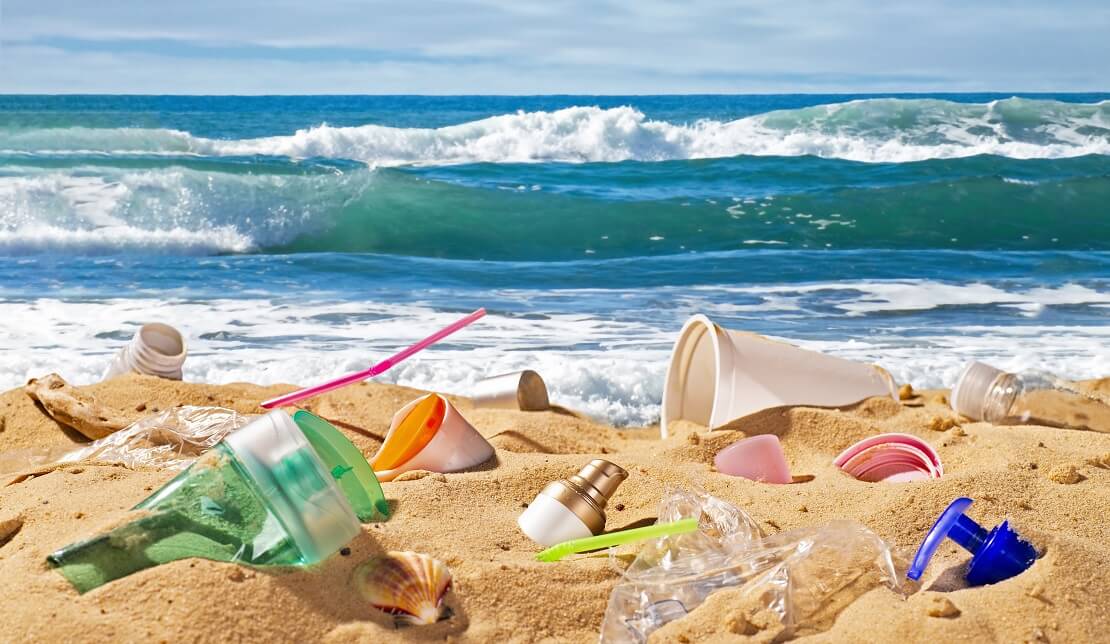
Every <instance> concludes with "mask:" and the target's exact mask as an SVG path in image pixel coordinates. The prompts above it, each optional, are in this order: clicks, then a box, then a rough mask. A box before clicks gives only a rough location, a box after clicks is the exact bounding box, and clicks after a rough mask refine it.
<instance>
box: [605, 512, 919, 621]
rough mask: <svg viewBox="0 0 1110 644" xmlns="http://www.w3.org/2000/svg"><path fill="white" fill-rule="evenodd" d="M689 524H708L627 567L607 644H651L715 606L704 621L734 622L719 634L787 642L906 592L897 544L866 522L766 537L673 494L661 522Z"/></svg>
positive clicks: (660, 543) (650, 549)
mask: <svg viewBox="0 0 1110 644" xmlns="http://www.w3.org/2000/svg"><path fill="white" fill-rule="evenodd" d="M686 517H698V518H699V520H700V523H701V529H700V530H698V531H697V532H693V533H688V534H683V535H676V536H672V537H664V538H661V539H658V540H655V541H653V542H649V543H647V544H646V545H645V546H644V547H643V549H642V550H641V551H640V554H639V555H637V557H636V559H635V561H633V562H632V564H631V565H630V566H629V567H628V569H627V570H625V572H624V578H623V579H622V580H621V582H620V583H619V584H617V586H616V587H615V588H614V589H613V592H612V594H611V595H610V597H609V606H608V609H607V610H606V612H605V620H604V622H603V623H602V627H601V640H600V641H601V642H603V643H613V642H646V641H647V640H648V637H649V636H650V635H651V634H652V633H653V632H655V631H657V630H658V629H660V628H664V627H667V625H668V624H670V623H671V622H674V621H676V620H679V619H680V618H683V617H685V616H686V615H688V614H689V613H691V612H693V611H695V610H696V609H697V608H698V607H699V606H701V605H702V604H704V603H706V602H716V603H719V604H721V606H715V607H712V608H710V607H707V608H710V610H713V611H715V612H714V613H713V614H706V615H703V617H704V619H709V620H714V619H721V620H728V622H729V624H728V625H727V626H726V625H724V624H723V623H722V625H721V627H720V629H719V630H721V631H725V632H729V631H736V629H737V628H741V629H742V630H743V632H745V633H747V634H749V635H752V634H757V633H762V634H763V635H764V637H763V638H762V639H766V640H776V641H781V640H784V639H790V638H793V637H797V636H801V635H805V634H808V633H813V632H819V631H821V630H824V629H825V628H827V627H828V626H830V625H831V624H832V622H833V621H834V620H835V618H836V615H837V614H839V612H840V611H841V610H842V609H843V608H844V607H845V606H847V605H848V604H850V603H851V602H853V601H855V599H856V598H858V597H859V596H860V595H862V594H863V593H865V592H867V591H869V590H871V589H873V588H876V587H878V586H881V585H883V586H887V587H889V588H891V589H893V590H897V589H898V588H899V577H898V575H897V572H896V570H895V566H894V561H893V559H892V556H891V551H890V547H889V546H888V545H887V544H886V543H885V542H884V541H883V540H882V539H880V538H879V537H878V536H877V535H875V534H874V533H873V532H871V531H870V530H868V529H867V528H866V527H864V526H862V525H860V524H858V523H855V522H851V521H833V522H831V523H827V524H824V525H819V526H813V527H805V528H799V529H796V530H790V531H787V532H782V533H779V534H776V535H773V536H771V537H766V538H761V537H760V535H759V531H758V528H757V526H756V524H755V522H754V521H752V519H751V517H749V516H748V515H747V514H745V513H744V512H743V511H742V510H740V509H738V508H736V507H735V506H732V505H731V504H729V503H727V502H725V501H722V500H720V499H717V498H715V497H712V496H709V495H707V494H705V493H702V492H694V493H690V492H686V491H677V492H676V491H671V492H668V494H667V496H666V497H665V498H664V500H663V503H662V506H661V508H660V514H659V520H660V521H673V520H677V519H681V518H686ZM718 593H719V594H718ZM715 594H717V595H716V597H711V596H712V595H715ZM718 608H719V609H721V610H717V609H718ZM679 626H680V625H679V624H674V625H673V626H672V627H671V628H670V629H669V630H674V629H675V628H676V627H679ZM707 629H708V630H709V631H710V632H713V631H715V630H717V629H716V628H715V627H714V625H712V624H709V625H708V626H707ZM679 634H681V633H678V632H676V633H675V634H674V635H679ZM698 634H699V633H693V635H695V637H696V636H697V635H698Z"/></svg>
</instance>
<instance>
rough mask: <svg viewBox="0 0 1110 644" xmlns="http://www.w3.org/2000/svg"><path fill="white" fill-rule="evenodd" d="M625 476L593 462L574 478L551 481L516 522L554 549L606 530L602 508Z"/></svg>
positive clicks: (618, 469) (606, 464)
mask: <svg viewBox="0 0 1110 644" xmlns="http://www.w3.org/2000/svg"><path fill="white" fill-rule="evenodd" d="M626 478H628V472H627V471H625V470H624V468H622V467H620V466H618V465H615V464H613V463H610V462H609V461H606V460H603V459H600V458H595V459H594V460H592V461H590V462H589V463H588V464H587V465H586V466H585V467H583V468H582V469H581V470H579V471H578V473H577V474H575V475H574V476H571V477H568V478H565V479H560V480H558V481H552V482H551V483H548V484H547V486H546V487H544V488H543V490H542V491H540V493H539V494H538V495H536V498H535V500H533V501H532V503H531V504H530V505H529V506H528V509H527V510H525V511H524V512H522V513H521V515H520V517H519V518H517V525H519V526H520V529H521V531H522V532H524V534H526V535H528V538H530V539H531V540H532V541H535V542H536V543H538V544H540V545H542V546H545V547H546V546H553V545H555V544H558V543H562V542H564V541H569V540H571V539H581V538H583V537H590V536H593V535H595V534H599V533H601V532H602V531H603V530H605V506H606V504H608V502H609V497H611V496H612V495H613V493H614V492H615V491H616V490H617V486H619V485H620V484H621V483H622V482H624V480H625V479H626Z"/></svg>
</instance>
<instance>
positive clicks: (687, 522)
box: [536, 519, 698, 561]
mask: <svg viewBox="0 0 1110 644" xmlns="http://www.w3.org/2000/svg"><path fill="white" fill-rule="evenodd" d="M697 529H698V520H697V519H679V520H678V521H672V522H670V523H659V524H656V525H649V526H645V527H643V528H633V529H631V530H621V531H620V532H613V533H610V534H601V535H598V536H596V537H586V538H585V539H571V540H570V541H564V542H562V543H560V544H557V545H554V546H551V547H550V548H548V549H547V550H544V551H543V552H540V553H539V554H537V555H536V559H538V560H540V561H559V560H560V559H562V558H563V557H565V556H567V555H570V554H574V553H576V552H586V551H587V550H598V549H600V548H608V547H610V546H621V545H624V544H626V543H634V542H636V541H645V540H647V539H657V538H659V537H667V536H670V535H672V534H683V533H685V532H693V531H694V530H697Z"/></svg>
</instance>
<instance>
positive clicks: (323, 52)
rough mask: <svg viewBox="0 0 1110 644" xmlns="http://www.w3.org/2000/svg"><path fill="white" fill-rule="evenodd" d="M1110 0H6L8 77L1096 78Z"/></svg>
mask: <svg viewBox="0 0 1110 644" xmlns="http://www.w3.org/2000/svg"><path fill="white" fill-rule="evenodd" d="M1108 34H1110V2H1107V1H1106V0H1059V1H1056V2H1052V1H1050V0H1042V1H1039V2H1029V1H1024V0H1010V1H1003V0H962V1H959V2H957V1H950V0H937V1H929V0H919V1H917V2H902V1H892V2H882V1H879V0H842V1H838V2H821V1H816V0H792V1H783V2H773V1H755V0H738V1H732V2H724V1H719V0H687V1H686V2H681V1H674V2H658V1H655V0H610V1H604V0H598V1H577V0H570V1H566V2H558V1H534V0H516V1H505V2H493V1H491V0H460V1H454V2H445V1H437V2H426V1H419V0H410V1H408V2H357V1H353V0H313V1H311V2H309V1H307V0H303V1H300V2H291V1H287V0H270V1H268V2H241V1H239V2H237V1H234V0H230V1H227V2H216V1H211V0H190V1H188V2H158V1H155V0H148V1H146V2H137V1H115V0H99V1H96V0H85V1H81V0H75V1H69V2H64V1H58V0H0V92H24V93H59V92H78V93H80V92H88V93H172V94H265V93H270V94H317V93H337V94H408V93H416V94H548V93H584V94H625V93H648V94H654V93H698V92H707V93H717V92H721V93H744V92H836V91H976V90H999V91H1018V90H1020V91H1038V90H1041V91H1105V90H1108V89H1110V64H1108V63H1110V36H1108Z"/></svg>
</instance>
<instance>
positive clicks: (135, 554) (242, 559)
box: [47, 410, 389, 593]
mask: <svg viewBox="0 0 1110 644" xmlns="http://www.w3.org/2000/svg"><path fill="white" fill-rule="evenodd" d="M135 510H136V511H138V512H141V513H142V515H141V516H140V517H139V518H137V519H136V520H134V521H132V522H131V523H128V524H126V525H123V526H121V527H119V528H116V529H114V530H111V531H110V532H107V533H105V534H101V535H99V536H97V537H94V538H92V539H88V540H86V541H80V542H78V543H74V544H71V545H69V546H66V547H64V548H62V549H61V550H58V551H57V552H54V553H53V554H51V555H50V556H49V557H47V560H48V561H49V562H50V563H51V564H52V565H54V566H55V567H57V568H58V569H59V570H60V571H61V573H62V574H63V575H64V576H65V577H66V579H68V580H69V581H70V583H72V584H73V586H74V587H75V588H77V590H78V592H81V593H84V592H87V591H89V590H91V589H93V588H96V587H97V586H100V585H102V584H105V583H107V582H109V581H112V580H114V579H119V578H120V577H124V576H126V575H130V574H131V573H133V572H136V571H139V570H143V569H145V568H150V567H152V566H156V565H158V564H163V563H167V562H170V561H175V560H178V559H185V558H188V557H201V558H204V559H212V560H215V561H228V562H237V563H244V564H250V565H254V566H304V565H310V564H314V563H318V562H320V561H322V560H324V559H326V558H327V557H329V556H331V555H332V554H334V553H335V552H337V551H338V550H339V549H340V548H341V547H343V545H344V544H346V543H347V542H349V541H350V540H351V539H353V538H354V537H355V536H356V535H358V533H359V532H360V530H361V526H360V520H361V521H374V520H384V519H387V518H388V517H389V506H388V504H387V503H386V501H385V497H384V495H383V494H382V491H381V486H380V485H379V484H378V481H377V479H376V477H375V476H374V472H373V470H372V469H371V468H370V465H369V464H368V463H367V462H366V459H365V458H364V457H363V456H362V454H361V452H359V451H358V449H357V448H356V447H355V446H354V445H352V444H351V442H350V441H349V440H347V439H346V438H345V437H344V436H343V434H342V433H340V432H339V431H338V430H337V429H335V428H334V427H332V426H331V425H330V424H329V423H327V422H326V421H324V420H323V419H321V418H318V417H316V416H313V415H312V414H310V413H308V412H305V411H299V412H297V413H296V414H295V415H293V416H292V417H290V416H289V414H287V413H286V412H284V411H281V410H278V411H273V412H270V413H269V414H267V415H265V416H262V417H260V418H258V419H257V420H255V421H254V422H252V423H251V424H250V425H247V426H246V427H243V428H242V429H240V430H238V431H236V432H233V433H232V434H231V435H229V436H228V437H227V438H226V439H224V440H223V441H222V442H221V443H219V444H218V445H216V446H215V447H214V448H213V449H212V450H210V451H209V452H208V453H206V454H204V455H202V456H201V457H200V458H198V459H197V461H196V462H195V463H193V464H192V465H191V466H190V467H189V468H188V469H187V470H185V471H184V472H181V473H180V474H178V475H177V476H176V477H174V478H173V479H172V480H171V481H170V482H169V483H167V484H166V485H164V486H163V487H162V488H161V489H159V490H158V491H157V492H155V493H154V494H152V495H151V496H150V497H148V498H147V499H146V500H144V501H143V502H141V503H139V504H138V505H137V506H135Z"/></svg>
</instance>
